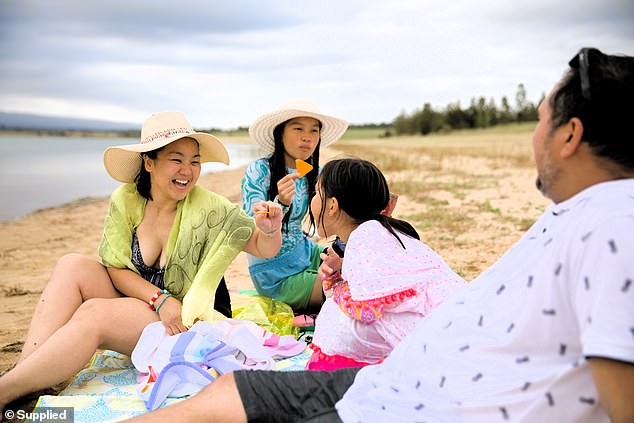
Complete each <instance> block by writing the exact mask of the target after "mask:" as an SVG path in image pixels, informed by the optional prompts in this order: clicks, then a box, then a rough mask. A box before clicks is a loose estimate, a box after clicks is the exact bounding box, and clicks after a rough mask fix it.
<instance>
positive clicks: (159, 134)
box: [141, 128, 194, 144]
mask: <svg viewBox="0 0 634 423" xmlns="http://www.w3.org/2000/svg"><path fill="white" fill-rule="evenodd" d="M193 132H194V131H193V130H192V129H191V128H170V129H164V130H162V131H159V132H155V133H153V134H152V135H148V136H147V137H145V138H143V139H142V140H141V144H147V143H149V142H152V141H154V140H156V139H159V138H169V137H171V136H174V135H179V134H191V133H193Z"/></svg>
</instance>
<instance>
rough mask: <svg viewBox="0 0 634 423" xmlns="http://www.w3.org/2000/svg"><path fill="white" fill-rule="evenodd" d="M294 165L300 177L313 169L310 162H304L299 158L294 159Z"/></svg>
mask: <svg viewBox="0 0 634 423" xmlns="http://www.w3.org/2000/svg"><path fill="white" fill-rule="evenodd" d="M295 167H296V168H297V172H298V173H299V177H300V178H302V177H303V176H304V175H306V174H307V173H308V172H310V171H311V170H313V166H312V165H311V164H309V163H306V162H305V161H303V160H301V159H295Z"/></svg>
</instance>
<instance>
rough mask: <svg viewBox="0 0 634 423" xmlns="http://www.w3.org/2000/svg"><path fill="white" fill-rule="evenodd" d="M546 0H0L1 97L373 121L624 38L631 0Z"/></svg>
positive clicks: (132, 111)
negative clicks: (323, 114) (315, 108)
mask: <svg viewBox="0 0 634 423" xmlns="http://www.w3.org/2000/svg"><path fill="white" fill-rule="evenodd" d="M552 3H553V2H550V1H547V0H522V1H517V2H507V1H504V0H490V1H487V2H482V1H477V0H457V1H452V2H442V3H439V2H435V1H430V0H393V1H390V2H385V1H379V0H367V1H361V0H349V1H346V2H335V1H333V0H328V1H323V2H317V3H311V4H310V5H307V4H306V3H303V2H297V1H291V0H284V1H270V2H261V1H258V0H241V1H234V2H221V1H217V0H216V1H204V0H195V1H194V0H192V1H188V2H186V3H179V4H178V5H176V4H175V3H174V2H170V1H167V0H139V1H135V2H129V1H126V0H116V1H109V2H99V3H94V2H84V1H80V0H59V1H56V2H54V3H41V2H35V1H33V0H22V1H18V0H3V8H2V11H0V99H1V100H2V103H1V104H0V108H2V109H4V110H7V111H11V110H15V111H21V112H32V113H40V114H66V115H68V116H73V117H90V118H100V119H112V120H122V121H130V122H140V121H141V120H143V119H144V117H145V116H147V115H149V114H150V113H153V112H156V111H159V110H178V109H180V110H183V111H184V112H185V113H186V114H187V116H188V117H189V118H190V120H191V121H192V123H193V124H194V125H196V126H201V127H202V126H215V127H224V128H229V127H235V126H239V125H248V124H249V123H250V122H251V121H252V120H253V119H255V117H257V116H258V115H259V114H261V113H263V112H265V111H268V110H270V109H271V108H273V107H276V106H277V105H279V104H281V103H283V102H284V101H286V100H288V99H289V98H294V97H309V98H313V99H314V100H315V101H317V102H318V103H319V104H320V105H321V106H322V108H323V109H324V110H325V111H327V112H331V113H334V114H339V115H341V116H342V117H344V118H346V119H348V120H350V121H352V122H356V123H362V122H384V121H390V120H392V119H393V118H394V117H395V116H396V115H397V114H398V113H399V112H400V111H401V110H402V109H405V110H408V111H410V110H411V109H413V108H415V107H420V106H421V105H422V104H423V103H424V102H431V103H432V104H433V105H434V106H437V107H442V106H445V105H446V104H447V103H449V102H453V101H456V100H460V101H461V102H462V104H468V102H469V100H470V98H472V97H476V96H485V97H487V98H490V97H494V98H495V99H496V101H498V102H499V99H500V97H501V96H503V95H506V96H507V97H509V100H511V101H513V98H514V94H515V89H516V86H517V84H518V83H519V82H523V83H524V84H525V86H526V88H527V90H528V94H529V99H531V100H533V101H536V100H537V99H539V97H540V96H541V94H542V93H543V92H545V91H547V90H549V89H550V87H551V86H552V84H553V83H554V82H556V81H557V79H558V78H559V77H560V76H561V74H562V72H563V71H564V69H565V67H566V63H567V61H568V59H569V57H570V56H572V55H573V54H574V53H575V52H576V51H577V50H578V49H579V48H580V47H581V46H583V45H593V46H596V47H599V48H601V49H604V50H605V51H606V52H624V53H628V54H634V29H633V27H634V26H632V25H631V22H632V21H633V20H634V19H633V18H634V6H633V5H634V3H632V2H631V1H630V0H607V1H601V0H586V1H583V2H578V1H573V0H563V1H560V2H557V4H552ZM5 6H6V7H5Z"/></svg>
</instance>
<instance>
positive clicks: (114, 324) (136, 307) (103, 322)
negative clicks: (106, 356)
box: [0, 298, 158, 410]
mask: <svg viewBox="0 0 634 423" xmlns="http://www.w3.org/2000/svg"><path fill="white" fill-rule="evenodd" d="M155 321H158V316H157V315H156V313H154V312H153V311H152V310H150V308H149V307H148V306H147V304H145V303H144V302H142V301H140V300H138V299H136V298H114V299H90V300H88V301H86V302H84V303H83V304H82V305H81V306H80V307H79V309H78V310H77V311H76V312H75V314H73V316H72V318H71V319H70V320H69V321H68V322H67V323H66V324H65V325H63V326H62V327H61V328H59V329H58V330H56V331H55V333H53V334H52V335H51V336H50V337H49V338H48V339H47V340H46V342H44V343H43V344H42V345H40V346H39V347H38V348H36V349H35V350H34V351H32V352H31V354H29V356H28V357H26V358H24V359H23V360H22V362H20V363H19V364H18V365H16V367H15V368H14V369H12V370H11V371H9V372H8V373H6V374H5V375H4V376H2V378H0V410H2V409H3V408H4V406H5V405H6V404H7V403H8V402H10V401H13V400H14V399H16V398H19V397H21V396H23V395H26V394H28V393H30V392H34V391H37V390H39V389H43V388H46V387H48V386H52V385H54V384H56V383H60V382H62V381H64V380H67V379H68V378H70V377H72V376H73V375H74V374H76V373H77V372H78V371H79V370H81V368H82V367H83V366H85V364H86V363H87V362H88V361H89V360H90V358H91V357H92V355H93V354H94V353H95V351H96V350H97V349H98V348H102V349H110V350H114V351H118V352H120V353H123V354H128V355H130V354H131V353H132V350H133V349H134V347H135V345H136V343H137V341H138V340H139V337H140V336H141V332H142V331H143V328H144V327H145V326H146V325H148V324H149V323H152V322H155Z"/></svg>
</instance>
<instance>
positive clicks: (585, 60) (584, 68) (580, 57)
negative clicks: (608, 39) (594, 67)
mask: <svg viewBox="0 0 634 423" xmlns="http://www.w3.org/2000/svg"><path fill="white" fill-rule="evenodd" d="M590 55H593V56H595V57H597V56H602V55H603V53H601V52H600V51H599V50H597V49H596V48H589V47H585V48H582V49H581V50H580V51H579V53H577V55H576V56H575V57H573V58H572V59H571V60H570V62H568V65H569V66H570V67H571V68H573V69H579V78H581V95H583V98H585V99H586V100H588V101H590V100H592V94H591V91H590V72H589V70H590Z"/></svg>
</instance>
